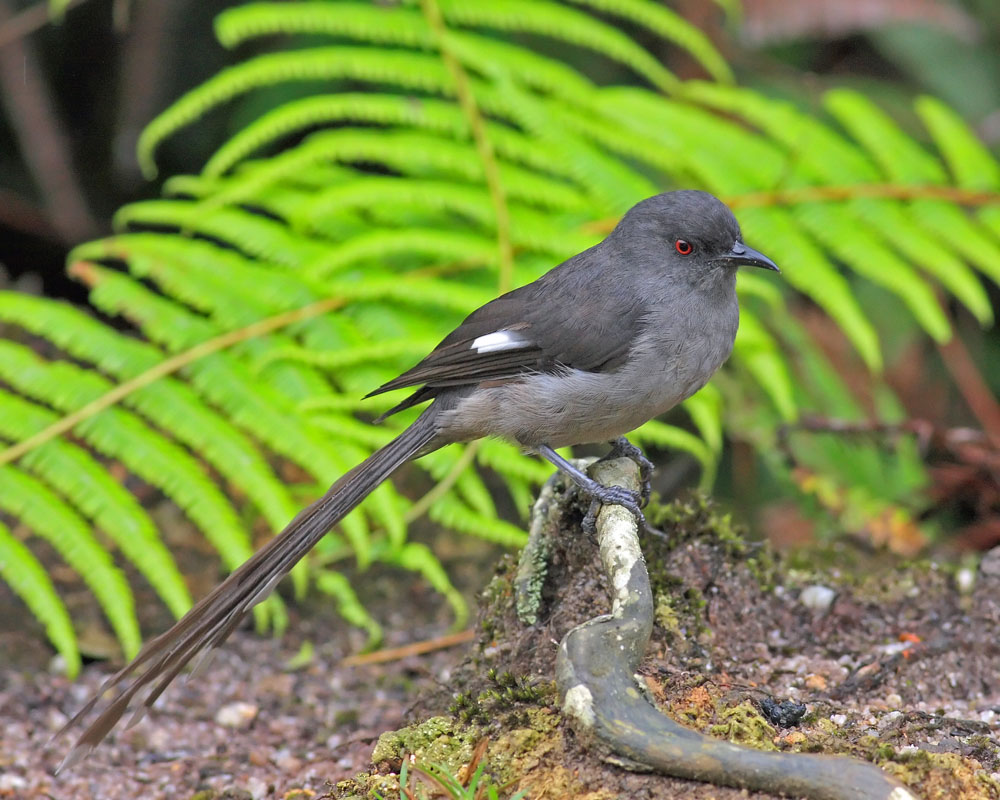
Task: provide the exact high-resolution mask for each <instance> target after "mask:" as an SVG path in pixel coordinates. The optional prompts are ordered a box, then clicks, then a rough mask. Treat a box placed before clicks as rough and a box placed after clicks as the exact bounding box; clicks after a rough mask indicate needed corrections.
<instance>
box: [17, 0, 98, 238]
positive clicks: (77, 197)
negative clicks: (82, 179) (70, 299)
mask: <svg viewBox="0 0 1000 800" xmlns="http://www.w3.org/2000/svg"><path fill="white" fill-rule="evenodd" d="M14 19H16V17H15V16H14V14H13V13H12V12H11V10H10V5H9V2H2V1H0V30H4V28H6V26H7V25H8V24H9V23H10V22H11V20H14ZM0 102H2V103H3V105H4V107H5V108H6V110H7V117H8V120H9V122H10V124H11V127H12V128H13V130H14V133H15V135H16V136H17V139H18V143H19V145H20V150H21V155H22V157H23V158H24V161H25V163H26V164H27V166H28V169H29V170H30V172H31V174H32V177H33V178H34V179H35V183H36V184H37V186H38V190H39V192H40V194H41V196H42V200H43V202H44V204H45V208H46V214H47V216H48V220H49V224H50V225H51V227H53V228H54V229H55V230H56V231H58V232H59V235H60V236H61V237H62V238H63V239H64V240H66V241H68V242H75V241H80V240H83V239H90V238H93V237H94V236H96V235H97V234H98V233H99V232H100V228H99V226H98V224H97V222H96V221H95V220H94V218H93V216H91V214H90V210H89V209H88V207H87V202H86V200H85V199H84V196H83V192H82V191H81V190H80V187H79V185H78V183H77V180H76V172H75V170H74V168H73V162H72V159H71V158H70V151H69V141H68V139H67V137H66V136H65V134H64V133H63V130H64V126H63V125H62V124H61V123H60V121H59V118H58V115H57V113H56V109H55V107H54V105H53V103H52V98H51V96H50V94H49V87H48V86H47V85H46V83H45V81H44V80H43V79H42V69H41V65H40V64H39V62H38V58H37V56H36V54H35V50H34V48H33V47H32V46H31V43H30V41H29V40H27V39H25V38H23V37H19V38H8V39H7V41H6V44H5V46H3V47H0Z"/></svg>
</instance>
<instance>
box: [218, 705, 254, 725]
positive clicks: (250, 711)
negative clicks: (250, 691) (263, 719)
mask: <svg viewBox="0 0 1000 800" xmlns="http://www.w3.org/2000/svg"><path fill="white" fill-rule="evenodd" d="M259 711H260V709H259V708H257V706H255V705H254V704H253V703H243V702H236V703H227V704H226V705H224V706H223V707H222V708H220V709H219V710H218V711H217V712H216V714H215V721H216V722H217V723H218V724H219V725H224V726H225V727H227V728H245V727H247V726H248V725H249V724H250V723H251V722H253V721H254V720H255V719H256V718H257V713H258V712H259Z"/></svg>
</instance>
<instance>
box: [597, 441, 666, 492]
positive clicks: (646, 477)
mask: <svg viewBox="0 0 1000 800" xmlns="http://www.w3.org/2000/svg"><path fill="white" fill-rule="evenodd" d="M609 444H610V445H611V452H610V453H608V454H607V455H606V456H604V458H602V459H600V460H601V461H611V460H612V459H614V458H628V459H630V460H631V461H633V462H634V463H635V465H636V466H637V467H639V481H640V484H641V486H642V504H641V505H643V506H646V505H647V504H648V503H649V495H650V494H651V493H652V491H653V485H652V483H651V482H650V478H652V476H653V469H654V467H653V462H652V461H650V460H649V459H648V458H646V454H645V453H643V452H642V450H640V449H639V448H638V447H636V446H635V445H634V444H632V442H630V441H629V440H628V439H626V438H625V437H624V436H619V437H618V438H617V439H615V440H614V441H613V442H609Z"/></svg>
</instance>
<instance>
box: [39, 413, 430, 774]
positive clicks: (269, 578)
mask: <svg viewBox="0 0 1000 800" xmlns="http://www.w3.org/2000/svg"><path fill="white" fill-rule="evenodd" d="M437 429H438V426H437V409H436V408H435V407H434V405H433V404H432V405H431V406H430V407H429V408H428V409H427V410H426V411H424V413H423V414H421V415H420V417H419V418H417V420H416V422H414V423H413V424H412V425H411V426H410V427H409V428H407V429H406V430H405V431H403V433H401V434H400V435H399V436H398V437H396V438H395V439H393V440H392V441H391V442H390V443H389V444H387V445H386V446H385V447H383V448H382V449H381V450H378V451H376V452H375V453H373V454H372V455H371V456H369V457H368V458H367V459H366V460H365V461H363V462H362V463H361V464H359V465H358V466H356V467H355V468H354V469H352V470H351V471H350V472H348V473H347V474H345V475H344V476H343V477H342V478H340V479H339V480H338V481H337V482H336V483H334V484H333V486H331V487H330V489H329V490H328V491H327V493H326V494H325V495H323V497H321V498H320V499H319V500H317V501H316V502H315V503H313V504H312V505H310V506H309V507H308V508H305V509H303V510H302V511H301V512H300V513H299V514H298V515H297V516H296V517H295V519H293V520H292V521H291V522H290V523H289V524H288V525H287V526H286V527H285V529H284V530H283V531H282V532H281V533H280V534H278V535H277V536H276V537H274V539H272V540H271V541H270V542H268V543H267V544H266V545H264V547H262V548H261V549H260V550H258V551H257V552H256V553H254V555H253V556H251V557H250V558H249V559H248V560H247V561H246V562H245V563H244V564H242V565H241V566H240V567H238V568H237V569H236V570H235V571H234V572H233V573H232V574H231V575H230V576H229V577H228V578H226V580H224V581H223V582H222V583H221V584H219V585H218V586H217V587H215V589H213V590H212V592H211V593H209V594H208V595H207V596H205V597H204V598H202V599H201V600H200V601H199V602H198V603H197V604H196V605H195V606H194V607H193V608H192V609H191V610H190V611H188V612H187V614H185V615H184V616H183V617H182V618H181V619H180V620H178V621H177V623H176V624H175V625H174V626H173V627H172V628H170V630H168V631H166V632H165V633H161V634H160V635H159V636H157V637H156V638H155V639H152V640H151V641H149V642H148V643H147V644H146V645H145V647H143V648H142V650H140V651H139V654H138V655H137V656H136V657H135V658H134V659H133V660H132V662H131V663H129V664H128V665H126V666H125V667H123V668H122V669H121V670H120V671H119V672H117V673H115V674H114V675H112V676H111V677H110V678H108V679H107V680H106V681H105V682H104V684H103V685H102V686H101V688H100V690H99V691H98V692H97V694H95V695H94V697H92V698H91V699H90V700H89V701H88V702H87V703H86V705H84V707H83V708H82V709H80V711H79V712H77V714H76V716H74V717H73V718H72V719H71V720H70V721H69V722H67V723H66V725H65V726H63V728H62V730H60V731H59V733H58V734H56V735H57V736H59V735H61V734H63V733H64V732H66V731H67V730H68V729H70V728H72V727H73V726H74V725H76V724H77V723H78V722H79V721H80V720H81V719H82V718H83V717H84V716H86V715H87V714H88V713H89V712H90V711H91V710H92V709H93V708H94V706H95V705H96V704H97V702H98V700H99V699H100V698H101V697H102V696H103V695H104V693H105V692H106V691H108V689H111V688H114V687H117V686H119V685H120V684H121V683H122V682H123V681H125V680H126V679H127V678H129V677H130V676H132V675H133V674H134V673H135V671H136V670H137V669H138V668H140V667H142V666H145V667H146V668H145V671H144V672H143V673H142V674H141V675H140V676H138V677H137V678H135V679H134V680H133V681H132V683H131V684H130V685H128V686H127V687H125V688H123V689H121V690H120V691H119V693H118V695H117V697H115V698H114V700H112V701H111V704H110V705H109V706H108V707H107V708H106V709H104V711H102V712H101V714H100V716H98V717H97V719H95V720H94V721H93V722H92V723H91V724H90V725H89V726H88V727H87V729H86V730H84V732H83V733H82V734H81V735H80V738H79V739H78V740H77V741H76V744H75V745H74V746H73V749H72V750H70V752H69V753H68V754H67V755H66V758H65V759H63V762H62V764H60V765H59V769H60V770H62V769H67V768H69V767H71V766H73V765H74V764H76V763H78V762H79V761H81V760H83V759H84V758H86V756H87V755H88V754H89V753H90V751H91V750H93V749H94V748H95V747H96V746H97V745H98V744H100V742H101V741H102V740H103V739H104V737H105V736H107V735H108V733H109V732H110V731H111V729H112V728H113V727H114V726H115V725H116V724H117V722H118V721H119V720H120V719H121V717H122V715H123V714H124V713H125V711H126V710H127V709H128V707H129V705H130V703H131V702H132V700H133V699H135V698H136V697H137V696H138V697H141V698H142V702H141V705H139V706H138V708H137V710H136V715H137V716H136V719H138V718H140V717H141V716H142V714H143V713H144V712H145V710H146V709H148V708H149V707H150V706H152V704H153V703H154V702H155V701H156V699H157V698H158V697H159V696H160V694H161V693H162V692H163V690H164V689H166V688H167V686H168V685H169V684H170V682H171V681H172V680H173V679H174V678H176V677H177V675H178V674H179V673H180V671H181V670H182V669H184V667H185V665H187V664H188V662H190V661H191V659H192V658H194V657H195V656H196V655H198V654H199V653H201V652H203V651H207V650H208V649H209V648H212V647H215V646H217V645H219V644H221V643H222V641H223V640H225V639H226V637H227V636H229V634H230V633H232V631H233V630H234V629H235V628H236V626H237V625H238V624H239V622H240V620H241V619H243V616H244V615H245V614H246V613H247V611H249V610H250V609H251V608H252V607H253V606H254V605H256V604H257V603H259V602H260V601H261V600H263V599H264V598H265V597H267V596H268V594H270V592H271V590H272V589H274V587H275V586H276V585H277V584H278V582H279V581H280V580H281V579H282V578H283V577H284V576H285V575H287V574H288V572H289V571H290V570H291V569H292V567H293V566H295V564H296V563H298V561H299V560H300V559H301V558H302V557H303V556H305V555H306V553H308V552H309V551H310V550H311V549H312V548H313V547H314V546H315V545H316V543H317V542H318V541H319V540H320V539H321V538H323V535H324V534H325V533H326V532H327V531H328V530H330V528H331V527H333V526H334V525H335V524H336V523H337V522H339V521H340V520H341V519H343V518H344V517H345V516H346V515H347V514H348V513H349V512H350V511H351V510H352V509H353V508H354V507H355V506H357V505H358V503H360V502H361V501H362V500H364V499H365V497H367V496H368V495H369V494H370V493H371V492H372V491H374V490H375V489H376V488H377V487H378V485H379V484H380V483H382V481H384V480H385V479H386V478H388V477H389V476H390V475H392V473H393V472H395V471H396V470H397V469H398V468H399V467H400V466H402V465H403V464H404V463H406V462H407V461H409V460H411V459H413V458H415V457H416V456H417V455H420V454H422V452H426V450H427V447H428V445H429V444H430V443H431V441H432V440H433V438H434V435H435V433H436V432H437Z"/></svg>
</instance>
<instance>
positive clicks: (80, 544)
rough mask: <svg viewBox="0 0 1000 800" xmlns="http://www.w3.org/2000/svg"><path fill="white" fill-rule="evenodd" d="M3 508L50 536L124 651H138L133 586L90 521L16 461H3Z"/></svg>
mask: <svg viewBox="0 0 1000 800" xmlns="http://www.w3.org/2000/svg"><path fill="white" fill-rule="evenodd" d="M0 509H3V510H4V511H6V512H7V513H8V514H10V515H11V516H13V517H15V518H17V519H20V520H22V521H23V522H24V523H25V524H26V525H28V526H29V527H30V528H31V530H32V531H34V532H35V534H37V535H38V536H40V537H42V538H43V539H45V540H46V541H48V543H49V544H51V545H52V547H53V549H55V551H56V552H57V553H59V555H60V556H61V557H62V558H63V560H65V562H66V563H67V564H69V566H71V567H72V568H73V570H74V571H75V572H76V573H77V574H78V575H80V576H81V577H82V578H83V580H84V582H85V583H86V584H87V586H88V588H89V589H90V591H91V592H93V594H94V597H96V598H97V600H98V602H99V603H100V605H101V608H102V609H103V610H104V614H105V616H107V618H108V621H109V622H110V623H111V627H112V629H113V630H114V632H115V635H116V636H117V637H118V641H119V642H121V645H122V650H123V651H124V653H125V657H126V658H132V657H133V656H135V654H136V653H137V652H139V646H140V645H141V644H142V636H141V635H140V634H139V625H138V624H137V623H136V618H135V603H134V602H133V599H132V590H131V589H129V586H128V582H127V581H126V580H125V576H124V575H123V574H122V572H121V570H119V569H118V568H117V567H116V566H115V565H114V564H113V563H112V561H111V556H109V555H108V553H107V551H106V550H104V549H103V548H102V547H101V545H100V544H99V543H98V542H97V540H96V539H95V538H94V536H93V535H92V534H91V532H90V527H89V526H88V525H87V523H86V522H85V521H84V520H83V519H81V518H80V517H79V516H78V515H77V514H76V512H74V511H73V509H72V508H70V507H69V506H68V505H66V503H64V502H63V501H62V500H61V499H59V497H57V496H56V495H55V493H53V492H52V491H50V490H49V489H47V488H46V487H45V485H44V484H43V483H42V482H41V481H38V480H36V479H35V478H32V477H30V476H28V475H25V474H24V473H23V472H21V471H20V470H17V469H14V468H13V467H0Z"/></svg>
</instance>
